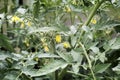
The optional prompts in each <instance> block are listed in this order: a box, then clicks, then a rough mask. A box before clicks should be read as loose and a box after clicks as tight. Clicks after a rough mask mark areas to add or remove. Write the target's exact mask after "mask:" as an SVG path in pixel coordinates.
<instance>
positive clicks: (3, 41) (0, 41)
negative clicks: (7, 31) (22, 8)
mask: <svg viewBox="0 0 120 80" xmlns="http://www.w3.org/2000/svg"><path fill="white" fill-rule="evenodd" d="M0 46H1V47H4V48H6V49H7V50H9V51H13V47H12V45H11V44H10V42H9V39H8V38H7V37H6V36H5V35H2V34H0Z"/></svg>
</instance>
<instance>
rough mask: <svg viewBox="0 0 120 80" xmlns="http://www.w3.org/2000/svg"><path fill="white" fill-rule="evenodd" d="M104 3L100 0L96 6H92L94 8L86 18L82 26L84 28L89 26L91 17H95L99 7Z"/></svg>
mask: <svg viewBox="0 0 120 80" xmlns="http://www.w3.org/2000/svg"><path fill="white" fill-rule="evenodd" d="M104 1H106V0H101V1H98V2H97V3H96V5H95V6H94V8H93V10H92V11H91V13H90V15H89V16H88V19H87V21H86V22H85V23H84V24H83V25H84V26H87V25H89V23H90V21H91V19H92V18H93V16H94V15H95V13H96V11H97V9H98V8H99V7H100V5H101V4H102V3H103V2H104Z"/></svg>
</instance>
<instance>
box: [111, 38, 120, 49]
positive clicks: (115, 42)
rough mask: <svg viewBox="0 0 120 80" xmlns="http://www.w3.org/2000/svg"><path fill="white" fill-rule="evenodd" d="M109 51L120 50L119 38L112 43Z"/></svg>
mask: <svg viewBox="0 0 120 80" xmlns="http://www.w3.org/2000/svg"><path fill="white" fill-rule="evenodd" d="M111 49H120V37H119V38H117V39H116V41H114V44H113V45H111Z"/></svg>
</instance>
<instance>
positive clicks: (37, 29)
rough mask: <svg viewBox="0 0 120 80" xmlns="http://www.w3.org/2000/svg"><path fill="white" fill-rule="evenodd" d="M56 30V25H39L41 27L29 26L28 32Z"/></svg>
mask: <svg viewBox="0 0 120 80" xmlns="http://www.w3.org/2000/svg"><path fill="white" fill-rule="evenodd" d="M57 30H58V28H57V27H41V28H33V27H31V28H30V30H29V33H28V34H33V33H37V32H50V31H57Z"/></svg>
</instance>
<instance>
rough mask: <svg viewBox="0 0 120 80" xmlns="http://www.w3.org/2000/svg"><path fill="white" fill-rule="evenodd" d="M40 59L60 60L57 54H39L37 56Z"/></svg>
mask: <svg viewBox="0 0 120 80" xmlns="http://www.w3.org/2000/svg"><path fill="white" fill-rule="evenodd" d="M35 56H36V57H38V58H60V56H58V55H55V54H51V53H42V54H41V53H38V54H37V55H35Z"/></svg>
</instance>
